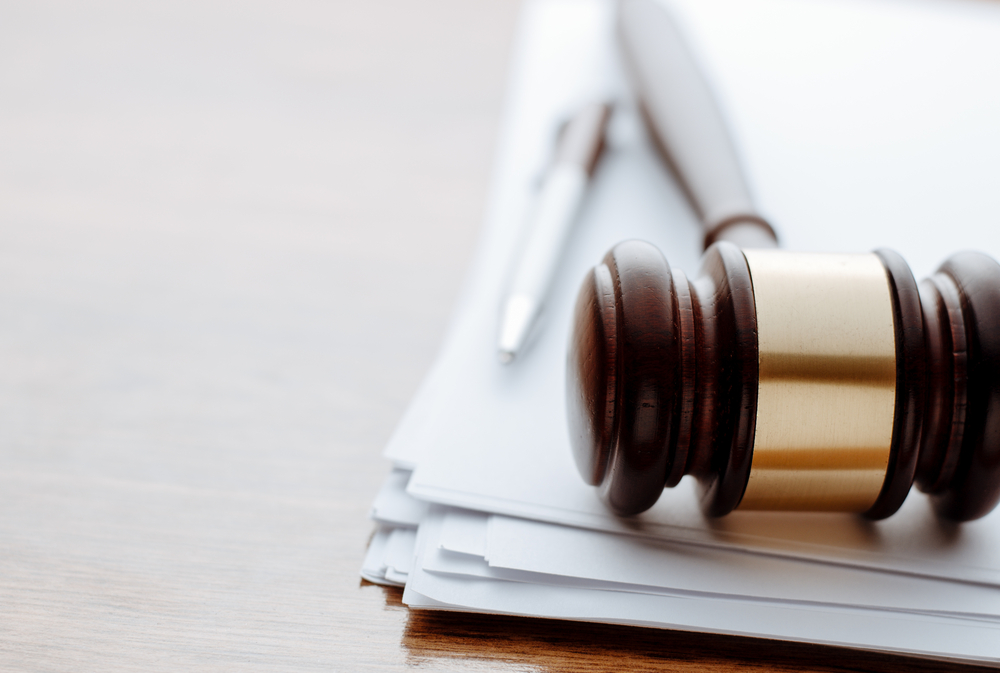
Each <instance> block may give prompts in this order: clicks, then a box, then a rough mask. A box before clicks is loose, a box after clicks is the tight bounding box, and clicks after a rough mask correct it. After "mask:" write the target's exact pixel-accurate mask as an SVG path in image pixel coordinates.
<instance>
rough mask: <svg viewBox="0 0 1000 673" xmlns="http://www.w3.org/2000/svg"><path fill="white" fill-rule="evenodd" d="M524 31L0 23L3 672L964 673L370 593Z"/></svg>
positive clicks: (360, 6)
mask: <svg viewBox="0 0 1000 673" xmlns="http://www.w3.org/2000/svg"><path fill="white" fill-rule="evenodd" d="M516 10H517V7H516V3H515V2H513V1H511V0H489V1H481V2H475V3H470V2H463V1H462V0H430V1H428V2H422V3H415V2H411V1H409V0H375V1H370V2H348V1H346V0H340V1H337V2H320V1H318V0H317V1H315V2H313V1H308V0H285V1H284V2H281V3H277V2H271V3H260V2H245V3H235V2H224V1H222V0H200V1H198V2H195V1H194V0H173V1H171V2H157V3H130V2H125V1H124V0H85V1H84V2H66V1H65V0H40V1H39V2H33V3H4V4H3V5H2V6H0V372H2V375H0V548H2V551H0V669H2V670H4V671H22V670H38V671H81V670H121V671H160V670H162V671H175V670H254V671H263V670H282V671H286V670H289V671H300V670H301V671H306V670H338V671H340V670H343V671H355V670H380V671H391V670H403V669H409V668H417V669H421V670H501V671H574V670H623V669H629V670H710V669H713V670H736V669H740V670H744V669H749V670H799V669H810V670H826V671H829V670H873V671H903V670H926V671H930V670H944V669H947V668H949V667H947V666H942V665H941V664H932V663H924V662H918V661H913V660H906V659H902V658H896V657H889V656H884V655H878V654H863V653H854V652H848V651H845V650H837V649H829V648H821V647H810V646H800V645H789V644H781V643H771V642H767V641H752V640H746V639H739V638H720V637H711V636H704V635H691V634H683V633H675V632H668V631H654V630H644V629H630V628H620V627H607V626H601V625H589V624H572V623H564V622H563V623H561V622H550V621H541V620H528V619H511V618H494V617H484V616H468V615H457V614H429V613H411V612H409V611H408V610H407V609H406V608H405V607H403V606H402V605H401V604H400V595H399V592H398V591H395V590H385V589H382V588H380V587H376V586H372V585H368V584H365V583H363V582H361V581H360V580H359V579H358V568H359V567H360V564H361V560H362V557H363V554H364V549H365V545H366V543H367V540H368V537H369V535H370V534H371V531H372V526H371V524H370V523H369V522H368V520H367V513H368V508H369V505H370V502H371V500H372V498H373V496H374V495H375V492H376V490H377V488H378V485H379V483H380V482H381V480H382V478H383V476H384V475H385V473H386V471H387V470H388V464H387V463H386V461H385V460H384V459H382V458H381V456H380V453H381V448H382V446H383V444H384V443H385V441H386V439H387V438H388V436H389V434H390V432H391V431H392V428H393V426H394V424H395V423H396V421H397V420H398V419H399V417H400V415H401V414H402V412H403V410H404V408H405V406H406V404H407V402H408V400H409V399H410V397H411V396H412V395H413V393H414V391H415V389H416V386H417V385H418V383H419V381H420V378H421V377H422V375H423V373H424V372H425V371H426V369H427V367H428V366H429V364H430V362H431V359H432V358H433V355H434V352H435V349H436V348H437V345H438V342H439V340H440V339H441V336H442V334H443V331H444V328H445V325H446V322H447V318H448V314H449V312H450V309H451V305H452V302H453V301H454V299H455V297H456V295H457V292H458V287H459V283H460V280H461V278H462V276H463V273H464V271H465V267H466V265H467V263H468V260H469V256H470V252H471V248H472V245H473V243H474V239H475V236H476V232H477V228H478V221H479V217H480V214H481V211H482V208H483V203H484V198H485V192H486V185H487V180H488V174H489V167H490V162H491V157H492V155H493V143H494V139H495V136H496V127H497V123H498V119H499V115H500V109H501V101H502V95H503V88H504V76H505V72H506V60H507V56H508V52H509V48H510V41H511V36H512V34H513V27H514V21H515V16H516ZM952 668H955V670H957V668H958V667H952Z"/></svg>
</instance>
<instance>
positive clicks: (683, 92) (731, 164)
mask: <svg viewBox="0 0 1000 673" xmlns="http://www.w3.org/2000/svg"><path fill="white" fill-rule="evenodd" d="M618 30H619V34H620V37H621V42H622V45H623V52H624V54H625V60H626V62H627V64H628V67H629V69H630V71H631V75H632V80H633V84H634V86H635V89H636V91H637V93H638V96H639V101H640V103H641V105H642V110H643V114H644V115H645V116H646V121H647V122H648V125H649V127H650V129H651V130H652V133H653V137H654V139H655V140H656V142H657V144H658V145H659V147H660V150H661V152H662V153H663V155H664V157H665V159H666V161H667V163H668V165H669V166H670V167H671V169H672V170H673V172H674V174H675V175H676V177H677V178H678V180H679V182H680V184H681V187H682V188H683V189H684V191H685V192H686V194H687V197H688V199H689V200H690V202H691V204H692V206H693V207H694V209H695V212H696V213H697V214H698V217H699V218H700V219H701V221H702V225H703V227H704V230H705V247H706V248H707V247H708V246H709V245H711V244H712V243H714V242H715V241H719V240H727V241H730V242H732V243H735V244H737V245H738V246H740V247H742V248H762V247H764V248H773V247H776V246H777V245H778V240H777V236H776V235H775V233H774V229H773V228H772V227H771V225H770V224H768V222H767V221H766V220H765V219H764V218H763V217H761V216H760V215H759V214H758V213H757V209H756V207H755V206H754V204H753V199H752V198H751V197H750V190H749V188H748V187H747V183H746V179H745V178H744V176H743V170H742V168H741V167H740V162H739V158H738V157H737V155H736V148H735V146H734V145H733V140H732V138H731V137H730V135H729V130H728V129H727V128H726V124H725V122H724V120H723V118H722V113H721V111H720V109H719V106H718V104H717V102H716V100H715V97H714V96H713V95H712V91H711V89H710V88H709V86H708V82H707V81H706V80H705V77H704V75H703V74H702V72H701V70H700V69H699V67H698V64H697V62H696V61H695V59H694V55H693V54H692V53H691V51H690V50H689V49H688V46H687V44H686V43H685V42H684V37H683V35H682V34H681V31H680V29H679V27H678V26H677V23H676V22H675V20H674V18H673V17H672V16H671V14H670V12H669V10H668V9H667V8H666V7H665V6H664V5H663V4H662V3H661V2H658V1H657V0H622V1H621V3H620V5H619V15H618Z"/></svg>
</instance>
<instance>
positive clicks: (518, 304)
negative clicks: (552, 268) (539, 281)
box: [497, 294, 538, 365]
mask: <svg viewBox="0 0 1000 673" xmlns="http://www.w3.org/2000/svg"><path fill="white" fill-rule="evenodd" d="M537 312H538V304H537V302H535V300H534V299H532V298H531V297H529V296H527V295H524V294H515V295H511V296H510V297H508V298H507V301H506V302H505V304H504V309H503V315H502V317H501V320H500V338H499V339H498V343H497V350H498V351H499V352H500V362H502V363H504V364H505V365H506V364H510V363H511V362H513V360H514V356H515V355H517V352H518V351H519V350H521V346H522V345H523V344H524V340H525V337H527V336H528V330H529V329H530V328H531V323H532V321H533V320H534V319H535V313H537Z"/></svg>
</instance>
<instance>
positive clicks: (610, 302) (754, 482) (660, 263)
mask: <svg viewBox="0 0 1000 673" xmlns="http://www.w3.org/2000/svg"><path fill="white" fill-rule="evenodd" d="M567 393H568V414H569V419H568V420H569V427H570V436H571V443H572V446H573V452H574V456H575V458H576V464H577V467H578V468H579V470H580V473H581V475H582V476H583V478H584V480H586V481H587V483H589V484H592V485H595V486H598V487H599V491H600V495H601V497H602V498H603V500H604V501H605V502H606V503H607V505H608V506H609V507H610V508H611V509H612V510H613V511H614V512H616V513H618V514H621V515H630V514H636V513H638V512H641V511H643V510H645V509H648V508H649V507H651V506H652V505H653V503H654V502H656V500H657V498H658V497H659V495H660V494H661V493H662V492H663V488H664V487H665V486H666V487H672V486H675V485H676V484H677V483H678V482H679V481H680V479H681V477H683V476H684V475H686V474H690V475H693V476H694V477H695V478H696V479H697V480H698V481H699V483H700V487H701V488H700V490H701V499H702V507H703V510H704V511H705V512H706V513H707V514H708V515H710V516H721V515H724V514H727V513H729V512H731V511H733V510H734V509H737V508H739V509H741V510H748V509H764V510H825V511H849V512H860V513H863V514H864V515H865V516H868V517H870V518H873V519H880V518H884V517H887V516H889V515H890V514H892V513H893V512H895V511H896V510H897V509H898V508H899V507H900V505H901V504H902V503H903V500H904V499H905V498H906V495H907V493H908V492H909V490H910V486H911V485H912V484H913V482H914V481H915V482H916V483H917V485H918V487H919V488H920V489H921V490H923V491H925V492H926V493H928V494H929V495H930V496H931V498H932V501H933V504H934V507H935V508H936V510H937V512H938V513H939V514H940V515H942V516H944V517H946V518H949V519H953V520H958V521H965V520H970V519H975V518H978V517H981V516H983V515H985V514H986V513H988V512H989V511H991V510H992V509H993V507H994V506H995V505H996V503H997V501H998V500H1000V265H998V264H997V262H996V261H994V260H993V259H992V258H990V257H987V256H986V255H982V254H979V253H971V252H967V253H960V254H957V255H954V256H953V257H951V258H950V259H949V260H948V261H946V262H945V263H944V264H943V265H942V266H941V267H940V269H938V271H937V272H936V273H935V274H934V275H933V276H931V277H930V278H928V279H926V280H924V281H923V282H922V283H921V284H920V285H919V286H918V285H917V283H916V281H915V280H914V278H913V274H912V273H911V272H910V269H909V267H908V266H907V264H906V262H905V261H903V259H902V258H901V257H900V256H899V255H898V254H896V253H894V252H892V251H889V250H879V251H877V252H875V253H872V254H862V255H834V254H805V253H792V252H785V251H778V250H741V249H740V248H738V247H736V246H735V245H733V244H732V243H728V242H720V243H716V244H714V245H712V246H711V247H710V248H709V249H708V250H707V251H706V252H705V255H704V257H703V258H702V265H701V269H700V271H699V272H698V275H697V276H696V277H694V278H692V279H690V280H689V279H688V278H687V277H685V275H684V274H683V273H682V272H681V271H680V270H677V269H672V268H671V267H670V265H669V264H668V263H667V261H666V259H664V257H663V255H662V254H661V253H660V251H659V250H657V249H656V248H655V247H654V246H652V245H650V244H648V243H644V242H641V241H627V242H625V243H621V244H620V245H618V246H616V247H615V248H614V249H612V250H611V251H610V252H608V254H607V256H605V258H604V261H603V262H602V263H601V264H599V265H598V266H597V267H595V268H594V269H593V270H592V271H591V272H590V273H589V274H588V276H587V278H586V280H585V281H584V283H583V287H582V288H581V290H580V294H579V298H578V301H577V306H576V315H575V323H574V331H573V335H572V337H571V343H570V352H569V362H568V370H567Z"/></svg>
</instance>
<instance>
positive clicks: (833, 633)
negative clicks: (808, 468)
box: [403, 511, 1000, 663]
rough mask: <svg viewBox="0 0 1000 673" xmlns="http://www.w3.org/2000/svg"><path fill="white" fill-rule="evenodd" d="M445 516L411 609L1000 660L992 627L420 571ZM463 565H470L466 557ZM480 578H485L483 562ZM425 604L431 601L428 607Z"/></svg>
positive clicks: (430, 523)
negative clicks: (504, 615)
mask: <svg viewBox="0 0 1000 673" xmlns="http://www.w3.org/2000/svg"><path fill="white" fill-rule="evenodd" d="M441 522H442V517H441V516H440V515H435V513H434V512H433V511H432V513H431V515H430V516H429V517H428V519H427V521H426V522H425V523H424V524H423V525H422V526H421V537H420V541H419V542H418V545H417V560H416V564H415V567H414V571H413V572H412V573H411V574H410V576H409V580H408V582H407V586H406V590H405V591H404V594H403V601H404V602H405V603H406V604H407V605H410V606H411V607H427V608H433V609H461V610H470V611H483V612H492V613H503V614H521V615H544V616H547V617H553V618H558V619H574V620H586V621H599V622H609V623H620V624H634V625H641V626H654V627H661V628H674V629H681V630H697V631H703V632H709V633H727V634H734V635H749V636H758V637H768V638H779V639H782V640H793V641H794V640H801V641H807V642H814V643H823V644H830V645H842V646H848V647H857V648H864V649H876V650H882V651H893V652H902V653H908V654H914V655H918V656H926V657H936V658H959V659H964V660H977V661H982V662H990V663H996V662H998V661H1000V659H998V657H1000V655H998V651H997V645H996V643H997V640H998V635H1000V631H998V628H997V625H996V624H995V623H989V622H977V621H972V620H965V619H951V618H946V617H938V616H930V615H918V614H911V613H900V612H889V611H884V610H859V609H857V608H838V607H835V606H805V605H794V606H793V605H780V604H771V605H768V604H762V603H757V602H752V601H745V600H736V599H725V598H717V599H707V598H704V597H701V598H690V597H678V596H670V595H656V594H650V593H635V592H630V591H614V590H605V589H588V588H583V587H581V586H571V585H567V584H568V582H567V581H566V580H565V579H555V580H554V581H553V582H552V583H543V584H534V583H527V582H516V581H507V580H503V579H495V578H483V577H475V576H473V575H471V574H466V575H454V574H446V573H436V572H430V571H426V570H423V567H424V563H425V557H426V555H427V554H428V553H431V554H433V553H437V551H438V550H439V546H440V545H439V544H438V540H439V535H440V528H441ZM465 559H466V562H467V563H468V562H469V561H470V560H472V559H474V557H471V556H465ZM482 566H484V567H485V570H484V571H483V572H486V573H488V572H490V571H489V568H488V566H486V564H485V562H484V563H482ZM426 599H430V601H427V600H426Z"/></svg>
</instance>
